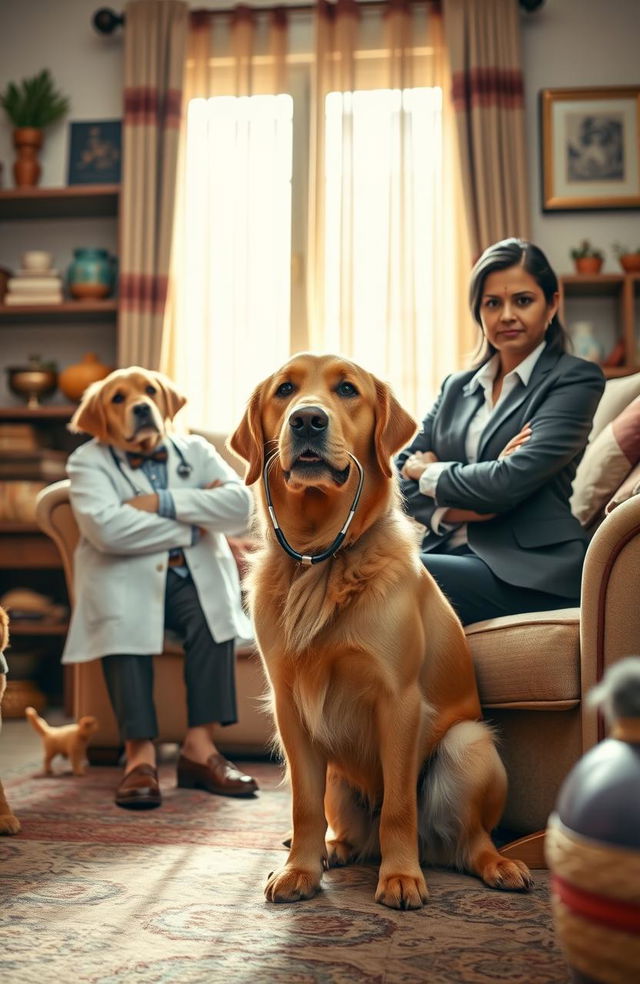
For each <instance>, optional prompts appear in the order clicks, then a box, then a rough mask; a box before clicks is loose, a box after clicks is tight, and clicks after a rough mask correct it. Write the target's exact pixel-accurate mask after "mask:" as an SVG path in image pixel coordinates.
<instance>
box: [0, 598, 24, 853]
mask: <svg viewBox="0 0 640 984" xmlns="http://www.w3.org/2000/svg"><path fill="white" fill-rule="evenodd" d="M8 645H9V616H8V615H7V613H6V612H5V610H4V608H2V607H1V606H0V702H1V701H2V695H3V694H4V691H5V687H6V685H7V678H6V675H5V673H4V670H5V669H6V664H5V662H4V651H5V649H6V648H7V646H8ZM0 727H2V720H1V719H0ZM19 830H20V821H19V820H18V818H17V817H14V815H13V813H12V812H11V807H10V806H9V804H8V803H7V799H6V797H5V795H4V789H3V788H2V783H1V782H0V834H17V833H18V832H19Z"/></svg>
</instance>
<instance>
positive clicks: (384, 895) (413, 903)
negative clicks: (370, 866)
mask: <svg viewBox="0 0 640 984" xmlns="http://www.w3.org/2000/svg"><path fill="white" fill-rule="evenodd" d="M428 898H429V889H428V888H427V883H426V882H425V880H424V875H423V874H422V872H421V871H418V872H417V873H416V874H413V875H384V876H383V875H381V876H380V880H379V881H378V887H377V889H376V902H380V903H381V904H382V905H387V906H389V908H390V909H421V908H422V906H423V905H424V904H425V902H427V900H428Z"/></svg>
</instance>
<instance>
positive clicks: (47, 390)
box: [7, 355, 58, 410]
mask: <svg viewBox="0 0 640 984" xmlns="http://www.w3.org/2000/svg"><path fill="white" fill-rule="evenodd" d="M7 374H8V376H9V389H10V390H12V391H13V392H14V393H17V394H18V395H19V396H26V397H27V407H28V408H29V409H30V410H37V409H38V407H39V406H40V401H39V400H38V397H39V396H42V397H44V396H51V394H52V393H54V392H55V389H56V386H57V385H58V373H57V372H56V369H55V368H54V367H53V366H52V365H51V364H46V363H42V362H40V359H39V357H38V356H37V355H32V356H31V357H30V359H29V365H28V366H8V368H7Z"/></svg>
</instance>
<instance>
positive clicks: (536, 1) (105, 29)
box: [92, 0, 545, 34]
mask: <svg viewBox="0 0 640 984" xmlns="http://www.w3.org/2000/svg"><path fill="white" fill-rule="evenodd" d="M356 2H357V4H358V6H360V7H377V6H379V4H380V2H381V0H356ZM425 2H433V0H425ZM544 2H545V0H518V4H519V5H520V6H521V7H522V8H523V10H525V11H526V12H527V13H528V14H532V13H534V11H536V10H538V9H539V8H540V7H542V5H543V4H544ZM238 6H249V7H250V5H248V4H242V5H241V4H236V5H235V6H233V7H220V8H214V9H211V10H208V11H207V13H210V14H232V13H233V11H234V10H236V9H237V7H238ZM313 7H315V3H313V2H311V3H302V4H295V5H291V6H288V5H287V4H279V5H275V6H273V7H250V9H251V10H255V11H256V13H273V11H274V10H280V9H283V10H286V11H287V12H291V13H294V14H296V13H301V12H302V11H304V10H311V9H312V8H313ZM124 23H125V15H124V13H122V14H117V13H116V12H115V10H111V8H110V7H100V9H99V10H96V12H95V14H94V15H93V19H92V24H93V26H94V27H95V29H96V31H98V32H99V33H100V34H113V32H114V31H115V29H116V28H117V27H124Z"/></svg>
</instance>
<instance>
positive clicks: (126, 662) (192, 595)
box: [101, 569, 238, 741]
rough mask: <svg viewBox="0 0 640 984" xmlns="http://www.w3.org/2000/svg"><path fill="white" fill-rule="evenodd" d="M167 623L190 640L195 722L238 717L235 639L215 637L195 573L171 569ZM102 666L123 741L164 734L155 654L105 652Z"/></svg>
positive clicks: (187, 674) (191, 717)
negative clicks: (155, 700)
mask: <svg viewBox="0 0 640 984" xmlns="http://www.w3.org/2000/svg"><path fill="white" fill-rule="evenodd" d="M164 624H165V627H166V628H168V629H172V630H173V631H175V632H177V633H178V634H179V635H180V636H181V638H182V642H183V645H184V651H185V657H184V682H185V685H186V688H187V719H188V722H189V727H190V728H195V727H198V726H199V725H203V724H213V723H218V724H234V723H235V722H236V721H237V719H238V716H237V707H236V683H235V659H234V640H233V639H228V640H227V641H226V642H215V640H214V638H213V636H212V635H211V632H210V631H209V626H208V625H207V621H206V619H205V616H204V613H203V611H202V606H201V605H200V599H199V598H198V592H197V590H196V586H195V584H194V583H193V581H192V579H191V577H186V578H183V577H180V576H179V575H178V574H175V573H174V572H173V571H172V570H171V569H169V571H168V573H167V587H166V591H165V623H164ZM101 662H102V669H103V673H104V678H105V681H106V684H107V690H108V692H109V698H110V700H111V706H112V707H113V712H114V714H115V716H116V720H117V722H118V727H119V729H120V736H121V738H122V740H123V741H127V740H142V739H154V738H157V737H158V722H157V719H156V711H155V706H154V703H153V657H152V656H150V655H149V656H147V655H130V654H126V653H123V654H119V653H118V654H115V655H110V656H103V658H102V661H101Z"/></svg>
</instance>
